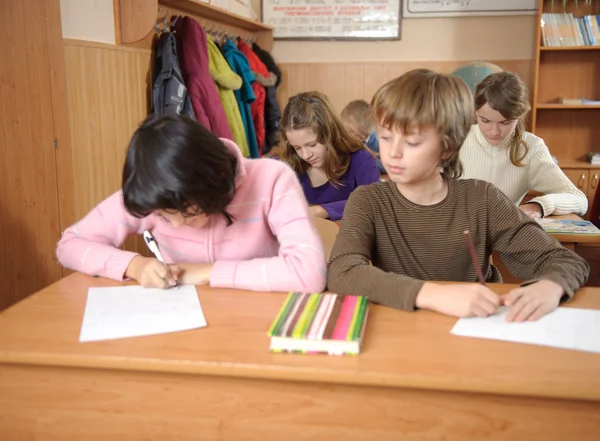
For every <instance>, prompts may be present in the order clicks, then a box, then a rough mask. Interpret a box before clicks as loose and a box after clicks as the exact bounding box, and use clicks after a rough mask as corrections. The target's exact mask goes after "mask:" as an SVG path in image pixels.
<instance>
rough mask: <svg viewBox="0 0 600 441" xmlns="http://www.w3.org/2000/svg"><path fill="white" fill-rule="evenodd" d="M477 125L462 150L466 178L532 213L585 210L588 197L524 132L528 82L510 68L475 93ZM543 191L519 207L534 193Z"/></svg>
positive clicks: (581, 212) (488, 79)
mask: <svg viewBox="0 0 600 441" xmlns="http://www.w3.org/2000/svg"><path fill="white" fill-rule="evenodd" d="M475 110H476V115H477V124H476V125H473V126H472V127H471V130H470V132H469V135H468V136H467V139H466V140H465V142H464V144H463V145H462V148H461V149H460V160H461V162H462V164H463V175H462V177H463V178H474V179H481V180H484V181H487V182H491V183H492V184H494V185H495V186H496V187H498V188H499V189H500V190H502V191H503V192H504V193H505V194H506V195H507V196H508V197H509V198H510V199H511V200H512V201H513V202H514V203H515V204H516V205H519V208H520V209H521V210H523V211H524V212H525V213H527V214H528V215H530V216H531V217H534V218H537V217H544V216H550V215H560V214H568V213H576V214H579V215H584V214H585V212H586V211H587V206H588V202H587V198H586V196H585V194H583V192H581V191H580V190H579V189H577V187H575V185H574V184H573V183H572V182H571V181H570V180H569V178H567V176H565V174H564V173H563V171H562V170H561V169H560V167H558V165H556V163H555V162H554V161H553V160H552V157H551V156H550V152H549V150H548V147H546V144H545V143H544V140H543V139H541V138H539V137H537V136H535V135H534V134H532V133H529V132H527V131H525V117H526V116H527V113H528V112H529V111H530V110H531V106H530V104H529V99H528V91H527V86H525V84H524V83H523V81H521V79H520V78H519V77H518V76H517V75H515V74H514V73H512V72H506V71H504V72H498V73H495V74H491V75H489V76H487V77H486V78H484V79H483V81H482V82H481V83H479V85H478V86H477V91H476V92H475ZM530 190H535V191H537V192H540V193H543V194H544V195H543V196H539V197H536V198H533V199H532V200H531V201H529V202H527V203H526V204H523V205H520V203H521V201H522V200H523V197H524V196H525V195H526V194H527V193H528V192H529V191H530Z"/></svg>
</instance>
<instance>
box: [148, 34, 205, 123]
mask: <svg viewBox="0 0 600 441" xmlns="http://www.w3.org/2000/svg"><path fill="white" fill-rule="evenodd" d="M152 111H153V112H154V114H155V115H164V114H171V113H177V114H182V115H186V116H188V117H189V118H191V119H193V120H195V119H196V117H195V115H194V110H193V108H192V103H191V102H190V97H189V95H188V91H187V87H185V83H184V81H183V75H182V74H181V69H180V68H179V59H178V57H177V44H176V41H175V36H174V35H173V34H172V33H171V32H163V33H162V34H161V35H160V37H159V39H158V44H157V46H156V66H155V70H154V84H153V86H152Z"/></svg>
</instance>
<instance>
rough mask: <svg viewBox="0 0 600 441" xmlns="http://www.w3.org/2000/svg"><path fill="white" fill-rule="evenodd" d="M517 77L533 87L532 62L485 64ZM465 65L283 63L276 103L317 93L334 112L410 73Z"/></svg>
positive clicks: (435, 62) (427, 63)
mask: <svg viewBox="0 0 600 441" xmlns="http://www.w3.org/2000/svg"><path fill="white" fill-rule="evenodd" d="M487 61H489V62H491V63H494V64H497V65H498V66H500V67H501V68H503V69H506V70H511V71H513V72H515V73H516V74H518V75H519V76H520V77H521V78H522V79H523V81H525V83H526V84H527V85H528V86H530V87H531V86H532V85H533V60H498V61H494V60H487ZM466 63H468V61H399V62H392V61H391V62H384V63H380V62H377V63H374V62H367V63H360V62H356V63H297V64H296V63H286V64H281V65H280V68H281V71H282V74H283V82H282V83H281V86H280V87H279V90H278V100H279V103H280V105H281V106H282V109H283V107H284V106H285V104H286V103H287V100H288V98H289V97H291V96H293V95H295V94H296V93H299V92H305V91H308V90H318V91H320V92H323V93H325V94H327V95H328V96H329V99H330V100H331V101H332V103H333V105H334V106H335V108H336V110H337V111H338V112H340V111H341V110H342V108H343V107H344V106H345V105H346V104H347V103H348V102H349V101H351V100H354V99H359V98H362V99H365V100H367V101H370V99H371V97H372V96H373V94H374V93H375V91H376V90H377V89H378V88H379V87H380V86H382V85H383V84H385V83H386V82H387V81H389V80H391V79H393V78H395V77H397V76H400V75H402V74H403V73H405V72H408V71H409V70H411V69H416V68H426V69H432V70H435V71H437V72H444V73H449V72H452V71H453V70H454V69H456V68H458V67H460V66H463V65H464V64H466Z"/></svg>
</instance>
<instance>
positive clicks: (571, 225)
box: [536, 218, 600, 235]
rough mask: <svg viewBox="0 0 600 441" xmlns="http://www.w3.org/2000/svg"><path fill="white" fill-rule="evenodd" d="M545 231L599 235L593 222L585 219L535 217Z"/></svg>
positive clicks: (599, 231) (599, 232)
mask: <svg viewBox="0 0 600 441" xmlns="http://www.w3.org/2000/svg"><path fill="white" fill-rule="evenodd" d="M536 221H537V222H538V223H539V224H540V225H541V226H542V228H543V229H544V231H545V232H546V233H562V234H590V235H596V234H598V235H600V229H598V228H597V227H596V226H595V225H594V224H593V223H591V222H590V221H586V220H569V219H548V218H544V219H536Z"/></svg>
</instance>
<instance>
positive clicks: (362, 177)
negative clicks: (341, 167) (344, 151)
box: [299, 150, 381, 221]
mask: <svg viewBox="0 0 600 441" xmlns="http://www.w3.org/2000/svg"><path fill="white" fill-rule="evenodd" d="M380 177H381V175H380V173H379V169H378V168H377V161H376V160H375V158H374V157H373V155H371V153H369V152H368V151H366V150H358V151H356V152H354V153H352V154H350V166H349V167H348V170H347V171H346V173H344V174H343V175H342V177H341V178H340V182H341V183H342V184H343V185H341V186H339V187H337V188H336V187H334V186H333V184H332V183H331V182H326V183H325V184H323V185H320V186H319V187H313V186H312V185H311V184H310V179H309V177H308V175H307V174H304V175H301V176H299V178H300V183H301V184H302V188H303V189H304V194H305V195H306V199H307V200H308V203H309V204H310V205H320V206H321V207H323V208H324V209H325V210H326V211H327V213H329V219H331V220H332V221H336V220H340V219H341V218H342V216H343V215H344V207H345V206H346V201H347V200H348V198H349V197H350V193H352V192H353V191H354V189H355V188H356V187H358V186H360V185H368V184H372V183H374V182H379V179H380Z"/></svg>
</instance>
